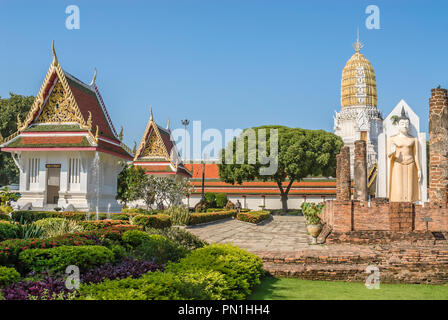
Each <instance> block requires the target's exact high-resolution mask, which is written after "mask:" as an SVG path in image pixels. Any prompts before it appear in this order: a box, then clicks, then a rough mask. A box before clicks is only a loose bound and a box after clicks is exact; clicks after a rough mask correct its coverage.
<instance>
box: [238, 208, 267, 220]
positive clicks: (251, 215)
mask: <svg viewBox="0 0 448 320" xmlns="http://www.w3.org/2000/svg"><path fill="white" fill-rule="evenodd" d="M270 216H271V213H270V212H269V211H250V212H240V213H238V215H237V219H238V220H240V221H244V222H250V223H260V222H261V221H263V220H266V219H268V218H269V217H270Z"/></svg>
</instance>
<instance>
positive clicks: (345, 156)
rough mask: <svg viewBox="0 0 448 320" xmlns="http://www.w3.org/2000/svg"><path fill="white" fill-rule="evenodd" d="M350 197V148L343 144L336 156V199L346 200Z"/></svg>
mask: <svg viewBox="0 0 448 320" xmlns="http://www.w3.org/2000/svg"><path fill="white" fill-rule="evenodd" d="M350 198H351V194H350V148H349V147H348V146H343V147H342V148H341V151H340V152H339V154H338V155H337V156H336V200H338V201H348V200H350Z"/></svg>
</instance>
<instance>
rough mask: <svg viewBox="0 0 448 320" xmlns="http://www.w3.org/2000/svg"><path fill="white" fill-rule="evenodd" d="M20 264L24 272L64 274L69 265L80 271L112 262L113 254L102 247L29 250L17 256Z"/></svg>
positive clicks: (63, 247)
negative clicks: (76, 267)
mask: <svg viewBox="0 0 448 320" xmlns="http://www.w3.org/2000/svg"><path fill="white" fill-rule="evenodd" d="M19 260H20V263H21V264H22V265H23V266H24V267H25V269H26V270H32V271H36V272H41V271H46V270H49V271H51V272H64V271H65V269H66V267H67V266H69V265H76V266H78V267H79V269H80V270H81V271H86V270H88V269H90V268H93V267H95V266H99V265H101V264H104V263H107V262H112V261H113V260H114V254H113V252H112V251H111V250H109V249H107V248H106V247H102V246H79V247H72V246H61V247H56V248H52V249H30V250H26V251H23V252H21V253H20V254H19Z"/></svg>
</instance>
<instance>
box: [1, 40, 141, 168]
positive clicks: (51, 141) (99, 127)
mask: <svg viewBox="0 0 448 320" xmlns="http://www.w3.org/2000/svg"><path fill="white" fill-rule="evenodd" d="M95 80H96V70H95V74H94V77H93V80H92V82H91V83H90V84H89V85H88V84H85V83H83V82H82V81H80V80H79V79H77V78H75V77H74V76H72V75H71V74H69V73H68V72H66V71H64V70H62V68H61V66H60V64H59V62H58V59H57V56H56V52H55V50H54V43H53V62H52V64H51V66H50V68H49V69H48V72H47V75H46V77H45V79H44V81H43V84H42V86H41V89H40V90H39V93H38V95H37V96H36V98H35V100H34V103H33V105H32V107H31V110H30V111H29V113H28V115H27V117H26V118H25V120H24V121H23V122H22V121H21V119H18V128H17V132H16V133H14V134H13V135H12V136H10V137H8V138H6V139H5V140H4V141H3V142H2V145H1V147H2V151H9V152H14V151H31V150H36V151H68V150H77V151H100V152H105V153H109V154H112V155H115V156H118V157H120V158H123V159H127V160H131V159H132V152H131V150H130V149H129V148H128V147H127V146H126V145H125V144H124V143H123V142H122V141H121V139H120V137H119V136H118V135H117V132H116V131H115V128H114V126H113V124H112V121H111V119H110V116H109V114H108V112H107V110H106V106H105V104H104V101H103V98H102V97H101V94H100V92H99V90H98V87H97V85H96V83H95Z"/></svg>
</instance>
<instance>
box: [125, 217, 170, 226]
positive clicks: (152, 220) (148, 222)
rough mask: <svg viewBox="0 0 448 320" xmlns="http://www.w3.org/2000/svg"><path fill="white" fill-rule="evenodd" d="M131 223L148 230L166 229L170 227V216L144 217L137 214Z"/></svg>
mask: <svg viewBox="0 0 448 320" xmlns="http://www.w3.org/2000/svg"><path fill="white" fill-rule="evenodd" d="M132 223H133V224H135V225H137V226H141V227H145V228H147V227H150V228H159V229H161V228H168V227H171V220H170V216H168V215H166V214H157V215H152V216H148V215H144V214H139V215H137V216H135V217H134V218H133V219H132Z"/></svg>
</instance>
